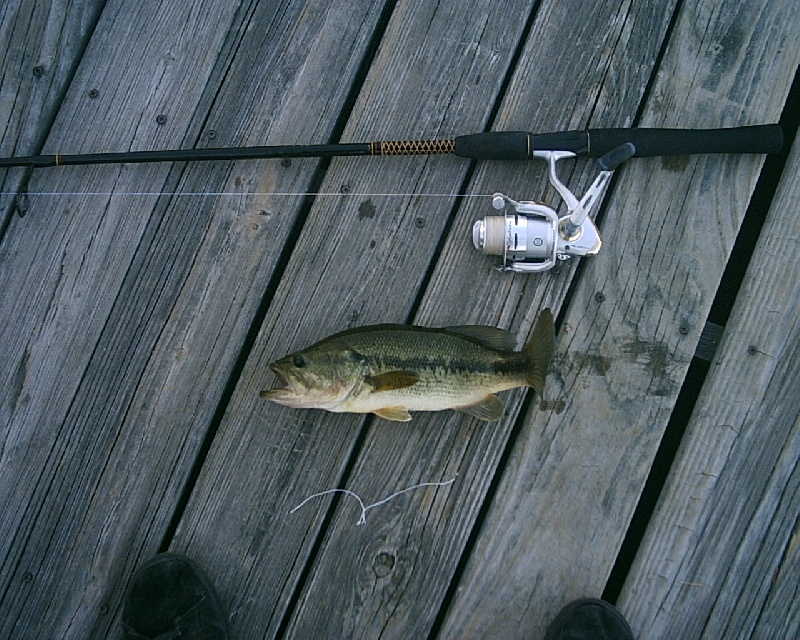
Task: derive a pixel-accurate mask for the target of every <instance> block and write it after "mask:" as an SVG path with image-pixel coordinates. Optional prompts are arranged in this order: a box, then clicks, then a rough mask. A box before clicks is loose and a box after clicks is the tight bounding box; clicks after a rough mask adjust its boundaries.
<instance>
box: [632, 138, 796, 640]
mask: <svg viewBox="0 0 800 640" xmlns="http://www.w3.org/2000/svg"><path fill="white" fill-rule="evenodd" d="M798 198H800V142H796V143H795V145H794V149H793V151H792V154H791V156H790V158H789V161H788V163H787V166H786V168H785V170H784V173H783V176H782V178H781V185H780V187H779V190H778V192H777V194H776V196H775V198H774V200H773V202H772V206H771V207H770V211H769V214H768V217H767V220H766V222H765V226H764V229H763V231H762V233H761V236H760V238H759V241H758V245H757V247H756V250H755V253H754V260H753V262H752V263H751V265H750V268H749V270H748V273H747V276H746V278H745V280H744V283H743V285H742V289H741V292H740V294H739V296H738V298H737V300H736V306H735V307H734V310H733V312H732V315H731V318H730V320H729V322H728V324H727V326H726V328H725V334H724V336H723V340H722V343H721V344H720V348H719V349H718V351H717V355H716V358H715V360H714V363H713V366H712V368H711V370H710V373H709V377H708V379H707V381H706V383H705V385H704V387H703V390H702V393H701V394H700V398H699V399H698V402H697V405H696V406H695V410H694V413H693V416H692V419H691V421H690V423H689V426H688V427H687V431H686V434H685V436H684V439H683V441H682V442H681V448H680V450H679V451H678V454H677V457H676V461H675V464H674V466H673V469H672V471H671V473H670V477H669V478H668V480H667V485H666V486H665V488H664V492H663V494H662V498H661V500H660V501H659V504H658V506H657V508H656V512H655V514H654V516H653V519H652V520H651V522H650V525H649V526H648V531H647V534H646V536H645V539H644V540H643V542H642V546H641V547H640V550H639V554H638V556H637V558H636V561H635V563H634V566H633V567H632V569H631V572H630V574H629V576H628V580H627V582H626V585H625V588H624V591H623V593H622V596H621V599H620V607H622V609H623V610H624V611H625V613H626V614H627V616H628V618H629V620H630V621H631V624H632V625H633V628H634V631H635V633H636V635H637V637H639V638H670V637H671V638H677V637H680V638H687V639H689V638H732V637H742V638H796V637H798V636H800V617H798V610H797V589H798V578H800V573H799V572H798V566H799V565H798V560H799V559H800V555H799V554H798V550H797V537H798V534H799V533H800V530H798V513H800V465H798V461H800V396H798V393H797V390H798V388H800V353H798V349H799V348H800V322H798V318H800V219H798V217H797V215H796V207H795V203H796V202H797V200H798Z"/></svg>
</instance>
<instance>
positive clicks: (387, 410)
mask: <svg viewBox="0 0 800 640" xmlns="http://www.w3.org/2000/svg"><path fill="white" fill-rule="evenodd" d="M373 413H374V414H375V415H376V416H378V417H380V418H383V419H384V420H391V421H392V422H408V421H409V420H411V414H410V413H409V412H408V409H406V408H405V407H400V406H397V407H384V408H383V409H377V410H375V411H373Z"/></svg>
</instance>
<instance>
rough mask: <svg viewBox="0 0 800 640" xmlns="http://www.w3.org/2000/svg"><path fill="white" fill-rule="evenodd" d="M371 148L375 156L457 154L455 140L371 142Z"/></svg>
mask: <svg viewBox="0 0 800 640" xmlns="http://www.w3.org/2000/svg"><path fill="white" fill-rule="evenodd" d="M370 147H371V155H373V156H420V155H433V154H453V153H455V152H456V143H455V140H384V141H382V142H371V143H370Z"/></svg>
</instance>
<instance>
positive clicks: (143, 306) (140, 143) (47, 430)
mask: <svg viewBox="0 0 800 640" xmlns="http://www.w3.org/2000/svg"><path fill="white" fill-rule="evenodd" d="M236 9H237V7H236V5H233V4H226V3H210V4H209V5H208V6H206V5H204V4H200V3H191V2H185V3H177V2H176V3H169V4H168V5H164V6H159V7H158V11H157V12H156V15H153V10H154V7H153V6H151V5H142V4H140V3H125V2H116V3H114V2H112V3H109V5H108V6H107V7H106V9H105V11H104V13H103V16H102V18H101V21H100V25H99V27H98V30H97V33H96V34H95V37H94V39H93V40H92V43H91V45H90V48H89V51H88V53H87V56H86V59H85V60H84V64H83V66H82V67H81V69H80V70H79V73H78V78H77V79H76V81H75V83H74V85H73V87H71V90H70V94H69V95H68V98H67V102H66V105H65V106H64V108H63V109H62V112H61V113H60V115H59V120H58V121H57V122H56V128H55V133H54V135H53V137H52V138H51V139H50V140H49V141H48V145H52V146H56V148H58V149H59V150H63V149H64V148H67V149H69V150H71V151H73V150H74V151H80V150H82V149H85V150H90V149H91V150H98V149H104V150H105V149H125V148H128V147H134V148H157V147H167V146H191V145H192V144H193V142H194V141H195V140H198V139H200V138H201V134H203V133H206V132H207V131H208V130H207V129H206V130H201V126H207V127H210V128H211V129H213V130H214V131H215V134H216V135H215V137H214V140H213V143H214V144H222V145H226V144H230V145H236V144H263V143H265V142H266V143H270V142H271V143H279V142H293V141H308V139H309V138H311V139H316V140H326V139H328V138H329V137H330V136H331V135H332V132H333V131H334V125H335V122H336V120H337V118H338V117H339V113H340V111H341V109H342V106H343V104H345V102H346V98H347V93H348V90H349V83H350V82H351V81H352V79H353V78H354V77H355V75H356V71H357V69H358V67H359V66H360V64H361V61H362V59H363V57H364V53H365V51H366V50H367V49H368V47H369V43H370V38H371V37H372V34H373V30H374V28H375V24H376V23H377V22H378V20H379V19H380V12H381V6H380V5H376V4H375V3H371V2H364V3H362V5H361V7H360V8H359V7H356V6H355V5H352V4H350V5H348V6H347V7H342V8H341V9H340V10H338V11H333V10H329V9H330V8H329V6H328V4H327V3H321V2H308V3H297V2H289V3H284V4H282V5H278V4H274V3H254V4H250V5H242V7H241V8H240V9H239V10H238V11H237V10H236ZM90 87H96V88H97V89H98V97H97V98H96V99H95V100H94V101H92V103H91V105H90V106H87V104H85V103H84V102H83V99H84V97H85V96H86V93H87V91H88V89H89V88H90ZM137 97H138V98H139V99H137ZM110 114H113V115H110ZM160 114H165V115H166V120H165V121H164V122H163V124H159V122H158V121H157V120H156V116H157V115H160ZM265 114H267V116H266V117H265ZM309 115H310V117H309V118H307V119H305V120H304V118H305V117H306V116H309ZM112 119H113V123H114V124H116V126H111V125H109V126H107V127H94V126H91V123H92V122H94V121H96V120H99V121H103V122H105V121H109V122H112ZM87 123H89V125H88V126H87ZM209 140H210V138H209ZM316 166H317V162H316V161H306V162H299V163H295V164H294V165H292V166H291V167H282V166H281V165H280V164H279V163H267V164H261V165H259V164H258V163H249V164H245V165H242V166H240V165H225V166H222V165H219V166H216V165H215V166H198V167H192V168H190V169H185V168H184V167H180V166H178V167H175V168H174V170H172V169H171V168H170V167H143V166H136V167H122V168H106V169H103V170H92V169H88V168H85V169H81V168H75V169H72V168H70V169H65V170H60V171H59V172H58V173H50V172H47V173H42V174H41V175H37V176H36V182H35V183H34V184H32V187H31V189H32V191H59V190H67V191H71V192H75V191H83V190H85V189H86V188H87V187H88V188H89V190H92V191H98V192H102V193H105V192H110V193H111V194H112V195H109V196H99V197H92V198H88V197H81V196H74V197H71V198H67V197H64V198H60V199H58V200H53V199H44V198H42V199H39V200H38V201H35V202H33V206H32V209H31V212H30V213H29V215H28V216H27V217H26V218H25V219H24V221H15V223H14V224H12V226H11V228H10V231H9V234H8V236H7V237H6V239H5V240H6V241H5V242H4V243H3V245H2V247H0V252H1V253H0V271H2V274H3V281H4V283H8V287H7V289H6V290H5V291H4V297H3V301H2V304H0V316H2V319H3V329H2V331H3V336H2V341H3V344H4V347H5V346H6V345H7V347H8V352H7V353H8V359H7V360H5V361H4V362H3V364H2V366H3V367H4V370H3V385H4V386H3V387H2V393H3V395H2V403H0V407H2V419H3V423H4V424H5V425H7V428H6V429H5V430H4V432H3V435H2V437H3V441H2V449H1V451H2V459H0V486H2V491H3V494H4V496H5V497H6V501H5V502H4V506H3V522H2V525H0V527H1V529H0V537H1V538H2V545H3V547H2V566H1V567H0V584H2V585H3V588H4V593H3V598H2V602H0V609H2V615H0V620H2V629H3V632H4V634H3V635H9V634H12V635H13V634H14V633H20V634H21V635H40V636H44V637H69V636H73V637H88V636H90V635H96V636H98V637H106V635H107V632H108V629H109V627H110V626H111V625H112V624H113V623H114V621H115V618H116V616H115V615H114V614H116V613H118V607H119V602H120V599H121V595H122V590H123V589H124V587H125V584H126V580H127V578H128V577H129V575H130V573H132V571H133V570H134V568H135V567H136V565H137V564H138V563H139V562H140V560H141V557H142V556H147V555H150V554H152V553H154V552H155V551H156V550H157V549H158V548H159V546H160V544H161V542H162V539H163V537H164V535H165V533H166V531H167V529H168V528H169V525H170V521H171V519H172V517H173V515H174V510H175V508H176V504H177V503H179V502H180V497H181V493H182V491H183V488H184V485H185V484H186V482H187V479H188V478H189V477H190V475H191V472H192V467H193V464H194V461H195V457H196V455H197V453H198V451H199V450H201V449H202V446H203V439H204V437H205V435H206V433H207V430H208V428H209V424H211V423H212V422H213V416H214V413H215V411H216V410H217V406H218V403H219V402H220V398H221V397H222V396H223V395H224V394H225V393H226V383H227V381H228V379H229V377H230V375H231V371H235V363H236V360H237V358H238V356H239V353H240V351H241V349H242V345H243V344H244V342H245V340H246V337H247V332H248V330H249V327H250V324H251V323H252V318H253V316H254V314H255V313H256V311H257V309H258V307H259V304H260V300H261V296H262V294H263V292H264V291H265V290H266V289H267V288H268V286H269V281H270V278H271V277H272V273H273V269H274V268H275V265H276V264H277V263H278V262H279V261H280V255H281V251H282V245H283V243H284V242H285V239H286V237H287V235H288V234H289V233H290V232H291V229H292V227H293V225H294V221H295V219H296V216H297V215H298V211H300V209H301V205H302V198H295V199H294V200H291V199H290V200H287V199H278V198H276V197H272V196H270V195H268V194H265V193H264V192H267V191H271V190H273V189H275V190H278V191H307V190H308V189H309V188H310V187H311V186H312V180H313V174H314V171H315V168H316ZM265 167H268V168H269V171H265ZM160 190H164V191H167V192H172V191H175V190H177V191H179V192H181V193H186V192H205V191H212V192H241V193H242V196H241V197H235V198H229V197H215V196H206V197H203V196H200V197H182V196H178V197H174V198H171V197H169V195H165V196H164V197H162V198H157V197H155V196H153V197H136V198H133V197H130V196H127V195H124V194H125V193H127V192H130V191H144V192H149V193H157V192H158V191H160ZM254 194H255V195H254ZM65 209H66V210H67V212H68V213H69V215H68V216H64V215H63V214H61V215H60V216H59V217H55V216H54V215H53V213H56V212H58V213H61V212H62V211H64V210H65ZM87 248H88V249H87ZM6 294H8V295H6ZM12 319H16V321H12ZM33 425H36V426H38V428H33ZM41 478H45V479H46V482H39V480H40V479H41ZM6 632H7V633H6Z"/></svg>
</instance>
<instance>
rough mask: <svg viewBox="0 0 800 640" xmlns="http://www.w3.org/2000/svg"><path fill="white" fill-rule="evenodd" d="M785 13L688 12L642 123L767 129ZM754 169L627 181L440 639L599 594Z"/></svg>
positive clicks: (631, 171) (543, 615)
mask: <svg viewBox="0 0 800 640" xmlns="http://www.w3.org/2000/svg"><path fill="white" fill-rule="evenodd" d="M787 11H789V8H788V6H786V5H784V4H780V3H778V4H774V5H769V7H767V6H762V5H748V6H747V7H746V8H745V7H744V6H743V5H740V4H738V3H730V6H727V5H726V4H725V3H723V4H720V3H698V4H696V5H692V6H691V7H690V6H688V5H682V7H681V13H680V14H679V15H678V20H677V22H676V25H675V27H674V32H673V33H672V35H671V37H670V41H669V45H668V47H667V49H666V51H665V54H664V58H663V61H662V62H661V65H660V68H659V70H658V75H657V77H656V81H655V84H654V86H653V89H652V93H651V96H650V97H649V99H648V101H647V104H646V105H645V108H644V112H643V116H642V123H641V124H642V125H643V126H645V125H648V126H677V125H678V124H679V123H680V126H686V127H691V126H698V127H699V126H712V127H713V126H724V125H726V124H730V125H733V124H748V123H749V122H769V121H776V120H777V118H778V116H779V115H780V111H781V108H782V105H783V101H784V100H785V97H786V90H787V88H788V83H787V79H788V78H791V77H793V75H794V71H795V69H796V68H797V64H798V57H797V52H796V51H795V50H791V48H790V47H789V48H787V47H786V44H787V43H788V42H789V41H790V39H791V37H793V36H791V34H790V33H789V32H785V31H783V27H781V36H780V37H778V38H777V39H776V41H774V42H766V41H765V40H764V38H763V37H762V34H763V29H764V28H765V27H768V26H772V27H774V28H776V29H777V28H778V27H777V25H779V24H783V25H784V27H785V26H787V23H786V21H788V20H790V18H789V14H788V13H786V12H787ZM784 37H785V38H786V39H784ZM722 51H724V54H723V53H722ZM709 59H712V60H715V61H716V64H711V65H709V64H708V62H709ZM773 74H774V75H773ZM767 77H771V78H772V80H770V81H767V82H766V84H764V85H762V83H763V82H764V81H765V80H766V79H767ZM755 86H759V87H762V86H763V87H770V88H775V89H774V90H765V91H760V90H759V91H754V87H755ZM778 87H781V88H782V89H780V90H778V89H777V88H778ZM720 105H723V108H720ZM745 105H746V108H745ZM743 113H746V114H747V118H748V120H747V121H742V120H740V119H739V118H741V117H742V115H741V114H743ZM750 119H752V120H750ZM761 163H762V159H761V158H758V157H717V158H711V157H698V158H692V159H689V158H683V159H680V161H679V162H677V163H676V162H674V161H662V160H658V159H657V160H653V161H647V160H643V161H636V162H631V163H629V164H628V166H625V167H624V168H623V169H622V171H621V173H620V176H619V181H618V183H617V186H616V189H615V190H614V193H613V194H612V196H611V197H610V198H609V201H608V203H607V212H608V213H607V215H606V217H605V218H604V219H603V223H602V232H603V234H604V237H605V239H606V246H605V248H604V253H601V254H600V255H599V256H598V257H597V258H595V259H593V260H592V261H591V262H589V261H587V263H586V270H585V272H584V273H583V275H582V278H581V280H580V282H579V283H578V285H577V287H576V288H575V291H574V293H573V296H572V298H571V300H570V305H569V308H568V309H567V312H566V314H565V317H564V319H563V324H562V325H561V331H560V333H559V349H558V354H557V361H556V364H555V374H554V375H552V376H551V378H550V384H549V385H548V387H547V389H546V396H547V397H548V399H550V400H555V399H559V400H562V401H563V402H564V406H565V410H564V411H563V412H561V413H560V414H557V413H555V412H547V411H537V410H536V409H534V408H531V410H530V411H529V412H528V414H527V416H526V419H525V423H524V425H523V427H522V430H521V432H520V434H519V437H518V439H517V442H516V446H515V448H514V450H513V451H512V453H511V456H510V459H509V460H508V463H507V466H506V468H505V469H504V472H503V476H502V479H501V481H500V483H499V486H498V489H497V493H496V496H495V498H494V500H493V502H492V503H491V506H490V507H489V510H488V514H487V517H486V520H485V522H484V523H483V527H482V529H481V535H480V536H479V537H478V539H477V542H476V545H475V547H474V549H473V551H472V554H471V556H470V560H469V562H468V564H467V567H466V570H465V573H464V576H463V577H462V579H461V580H460V581H459V585H458V590H457V591H456V592H455V598H454V602H453V604H452V606H451V608H450V610H449V611H448V615H447V621H446V623H445V625H444V627H443V630H442V634H443V635H444V636H446V637H481V636H487V635H498V636H502V637H531V636H533V637H539V636H541V635H542V634H543V632H544V627H545V625H546V623H547V621H548V620H549V619H552V617H553V616H554V615H555V614H556V612H557V611H558V609H560V608H561V607H562V606H563V605H565V604H566V603H567V602H569V601H570V600H572V599H574V598H578V597H583V596H595V597H599V596H600V594H601V593H602V591H603V587H604V585H605V581H606V579H607V577H608V573H609V571H610V569H611V567H612V565H613V563H614V559H615V557H616V554H617V551H618V549H619V545H620V544H621V542H622V539H623V537H624V534H625V531H626V529H627V525H628V522H629V519H630V516H631V514H632V512H633V510H634V508H635V506H636V500H635V499H633V496H638V495H639V493H640V491H641V487H642V485H643V483H644V481H645V479H646V477H647V473H648V470H649V468H650V465H651V462H652V459H653V456H654V455H655V451H656V448H657V445H658V442H659V440H660V438H661V434H662V433H663V430H664V427H665V425H666V422H667V420H668V418H669V415H670V412H671V409H672V406H673V404H674V402H675V398H676V395H677V393H678V390H679V389H680V386H681V383H682V380H683V377H684V375H685V371H686V368H687V366H688V363H689V360H690V358H691V356H692V354H693V353H694V350H695V346H696V343H697V340H698V338H699V335H700V333H701V330H702V326H703V323H704V321H705V318H706V317H707V313H708V309H709V307H710V305H711V301H712V300H713V297H714V292H715V290H716V287H717V284H718V282H719V279H720V277H721V274H722V269H723V267H724V264H725V262H726V260H727V256H728V253H729V252H730V249H731V247H732V244H733V241H734V238H735V234H736V230H737V229H738V225H739V224H740V223H741V220H742V217H743V216H744V212H745V209H746V206H747V202H748V199H749V197H750V194H751V193H752V190H753V188H754V186H755V181H756V178H757V177H758V173H759V168H760V165H761ZM597 292H601V293H602V297H601V298H598V297H597V296H596V294H597ZM601 300H602V301H601Z"/></svg>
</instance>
